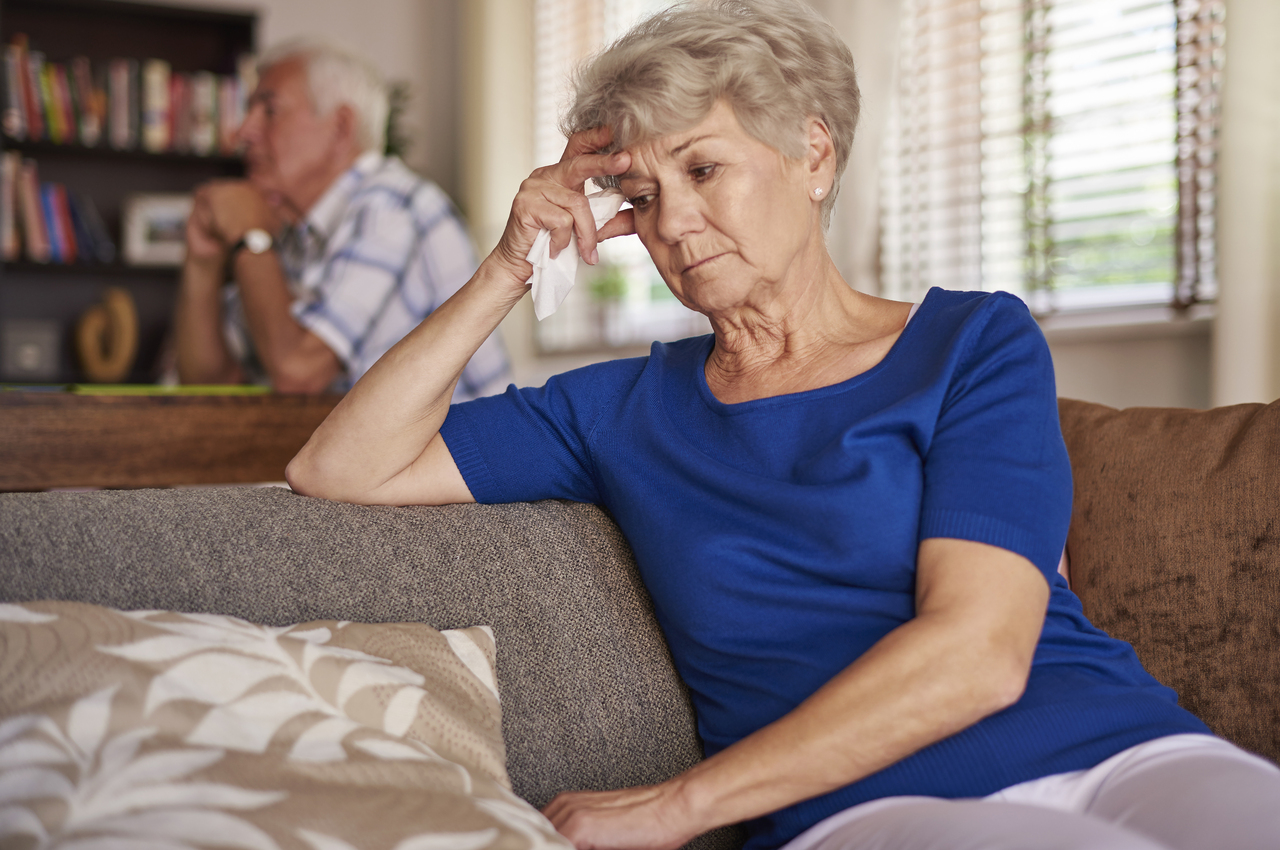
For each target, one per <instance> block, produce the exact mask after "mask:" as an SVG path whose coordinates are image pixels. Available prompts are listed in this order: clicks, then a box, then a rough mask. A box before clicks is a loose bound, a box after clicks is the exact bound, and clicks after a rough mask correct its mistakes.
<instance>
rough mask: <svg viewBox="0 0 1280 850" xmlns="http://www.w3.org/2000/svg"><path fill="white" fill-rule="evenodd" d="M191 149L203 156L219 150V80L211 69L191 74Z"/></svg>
mask: <svg viewBox="0 0 1280 850" xmlns="http://www.w3.org/2000/svg"><path fill="white" fill-rule="evenodd" d="M191 150H192V152H194V153H197V154H199V155H201V156H208V155H209V154H212V153H215V152H216V151H217V150H218V80H217V77H215V76H214V75H213V74H212V73H210V72H209V71H198V72H197V73H194V74H192V75H191Z"/></svg>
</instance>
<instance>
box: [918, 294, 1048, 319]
mask: <svg viewBox="0 0 1280 850" xmlns="http://www.w3.org/2000/svg"><path fill="white" fill-rule="evenodd" d="M917 314H920V315H930V316H939V317H943V318H947V319H950V320H952V321H958V322H963V321H967V320H968V319H970V318H971V317H977V316H981V317H985V318H988V319H989V318H990V317H991V316H993V315H998V316H1001V317H1003V318H1006V319H1008V320H1012V321H1030V322H1033V323H1034V321H1035V319H1034V317H1033V316H1032V315H1031V311H1030V310H1029V309H1028V308H1027V305H1026V302H1025V301H1023V300H1022V299H1021V298H1019V297H1018V296H1016V295H1013V294H1012V293H1009V292H1002V291H997V292H982V291H978V290H970V289H943V288H941V287H938V286H935V287H933V288H931V289H930V290H929V291H928V292H927V293H925V296H924V300H923V301H921V302H920V308H919V310H917Z"/></svg>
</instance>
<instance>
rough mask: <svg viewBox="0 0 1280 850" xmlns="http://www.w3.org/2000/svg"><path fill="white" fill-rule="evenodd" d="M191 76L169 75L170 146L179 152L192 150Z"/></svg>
mask: <svg viewBox="0 0 1280 850" xmlns="http://www.w3.org/2000/svg"><path fill="white" fill-rule="evenodd" d="M191 117H192V116H191V77H190V76H189V75H187V74H170V75H169V148H170V150H174V151H177V152H178V153H188V152H189V151H190V150H191Z"/></svg>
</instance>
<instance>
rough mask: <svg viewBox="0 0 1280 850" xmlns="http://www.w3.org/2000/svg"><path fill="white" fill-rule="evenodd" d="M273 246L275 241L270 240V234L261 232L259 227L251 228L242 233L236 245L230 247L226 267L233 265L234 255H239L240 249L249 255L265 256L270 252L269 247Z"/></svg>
mask: <svg viewBox="0 0 1280 850" xmlns="http://www.w3.org/2000/svg"><path fill="white" fill-rule="evenodd" d="M273 244H275V240H274V239H272V238H271V234H270V233H268V232H267V231H265V230H263V229H262V228H261V227H251V228H249V229H248V230H246V231H245V232H244V236H241V237H240V239H239V241H237V242H236V244H234V245H232V246H231V250H230V251H228V252H227V263H228V265H229V264H231V263H234V262H235V260H236V254H238V253H240V249H241V248H243V249H245V250H247V251H248V252H249V253H250V254H265V253H267V252H268V251H270V250H271V246H272V245H273Z"/></svg>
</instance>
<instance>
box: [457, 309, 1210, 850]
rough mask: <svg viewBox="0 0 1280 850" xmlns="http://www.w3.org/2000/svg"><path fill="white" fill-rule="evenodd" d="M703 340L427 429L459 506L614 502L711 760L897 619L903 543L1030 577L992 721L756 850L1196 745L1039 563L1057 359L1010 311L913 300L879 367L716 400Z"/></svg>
mask: <svg viewBox="0 0 1280 850" xmlns="http://www.w3.org/2000/svg"><path fill="white" fill-rule="evenodd" d="M713 344H714V340H713V338H712V337H709V336H707V337H697V338H693V339H687V340H682V341H680V342H676V343H670V344H656V343H655V344H654V346H653V348H652V351H651V353H650V355H649V356H648V357H646V358H635V359H628V360H618V361H613V362H608V363H602V364H597V365H594V366H589V367H586V368H584V369H579V370H575V371H573V372H569V373H566V374H564V375H561V376H558V377H557V378H553V379H552V380H550V381H548V382H547V384H546V385H545V386H544V387H541V388H536V389H521V390H517V389H515V388H512V389H510V390H508V392H507V393H506V394H505V395H501V396H494V397H491V398H487V399H479V400H477V401H473V402H469V403H466V404H462V405H455V406H454V407H453V408H452V409H451V411H450V413H449V416H448V418H447V420H446V421H445V424H444V427H443V428H442V430H441V433H442V435H443V437H444V439H445V442H446V444H447V445H448V447H449V449H450V451H451V452H452V454H453V457H454V460H455V461H456V462H457V464H458V467H459V469H460V470H461V472H462V474H463V477H464V479H465V480H466V482H467V485H468V486H469V487H470V488H471V492H472V494H473V495H474V496H475V498H476V499H477V501H480V502H488V503H493V502H511V501H529V500H535V499H545V498H562V499H573V500H578V501H584V502H592V503H597V504H600V505H602V506H604V507H605V508H607V509H608V510H609V512H610V513H611V514H612V515H613V517H614V518H615V519H616V521H617V522H618V525H619V526H620V527H621V529H622V531H623V533H624V534H625V536H626V538H627V540H628V542H629V543H630V544H631V547H632V549H633V550H634V552H635V556H636V562H637V564H638V566H639V569H640V572H641V575H642V577H643V579H644V582H645V585H646V587H647V588H648V589H649V592H650V594H651V595H652V597H653V601H654V608H655V611H656V614H657V617H658V621H659V623H660V625H661V627H662V629H663V631H664V633H665V636H666V638H667V641H668V643H669V645H670V647H671V652H672V657H673V659H674V661H675V664H676V667H677V669H678V671H679V672H680V675H681V676H682V678H683V679H684V681H685V683H686V684H687V685H688V686H689V689H690V692H691V695H692V699H693V703H694V706H695V709H696V711H697V715H698V728H699V732H700V734H701V735H702V739H703V743H704V746H705V749H706V752H707V754H708V755H712V754H714V753H716V752H718V751H719V750H721V749H723V748H725V747H727V746H729V745H730V744H732V743H734V742H735V741H737V740H739V739H740V738H742V737H745V736H746V735H749V734H751V733H752V732H753V731H755V730H756V729H759V728H760V727H762V726H764V725H766V724H768V723H770V722H772V721H773V720H776V719H777V718H779V717H781V716H782V715H784V714H786V713H787V712H789V711H790V710H791V709H793V708H794V707H795V706H796V705H797V704H799V703H800V702H801V701H803V700H804V699H805V698H806V697H808V696H809V695H810V694H812V693H813V692H814V691H815V690H817V689H818V688H819V687H821V686H822V685H823V684H825V683H826V682H827V681H828V680H830V679H831V678H832V677H833V676H834V675H835V674H836V673H838V672H840V671H841V670H842V669H844V668H845V667H846V666H848V665H849V664H850V663H852V662H853V661H855V660H856V659H857V658H858V657H859V656H860V655H861V654H862V653H864V652H865V651H867V649H869V648H870V647H871V646H872V645H873V644H875V643H876V642H877V641H878V640H880V639H881V638H882V637H884V636H885V635H886V634H887V633H888V632H890V631H891V630H893V629H894V628H896V627H897V626H899V625H901V624H902V623H904V622H906V621H907V620H909V619H910V618H911V617H912V616H913V615H914V610H915V569H916V565H915V561H916V551H917V548H918V546H919V543H920V541H921V540H924V539H926V538H930V537H951V538H960V539H966V540H975V541H978V542H982V543H988V544H991V545H995V546H1000V547H1002V548H1004V549H1008V550H1011V551H1013V552H1016V553H1018V554H1020V555H1023V556H1024V557H1026V558H1028V559H1029V560H1030V561H1031V562H1032V563H1034V564H1035V565H1036V566H1037V567H1038V568H1039V569H1040V570H1041V571H1042V572H1043V573H1044V575H1045V578H1046V580H1047V581H1048V582H1049V584H1050V587H1051V594H1050V602H1049V608H1048V614H1047V617H1046V622H1045V627H1044V631H1043V633H1042V636H1041V639H1040V643H1039V645H1038V647H1037V651H1036V654H1035V658H1034V661H1033V664H1032V669H1031V675H1030V679H1029V682H1028V686H1027V690H1026V692H1025V694H1024V695H1023V697H1022V698H1021V699H1020V700H1019V701H1018V702H1017V703H1016V704H1015V705H1013V706H1011V707H1010V708H1008V709H1005V710H1004V711H1001V712H999V713H997V714H994V715H992V716H990V717H987V718H986V719H984V720H982V721H981V722H979V723H977V724H975V725H973V726H971V727H969V728H968V729H965V730H963V731H961V732H959V733H957V734H956V735H953V736H951V737H949V738H946V739H944V740H942V741H939V742H937V743H935V744H933V745H931V746H929V747H926V748H925V749H923V750H921V751H920V752H917V753H915V754H914V755H912V756H910V757H908V758H906V759H903V760H902V761H900V762H897V763H896V764H894V765H891V766H889V767H888V768H885V769H884V770H882V771H880V772H878V773H876V774H873V775H871V776H868V777H866V778H864V779H862V780H860V781H858V782H855V783H853V784H851V785H849V786H846V787H844V788H841V789H838V790H836V791H834V792H831V793H829V794H826V795H823V796H821V797H817V798H814V799H811V800H807V801H804V802H801V803H798V804H796V805H794V806H791V807H789V808H787V809H783V810H782V811H780V812H776V813H774V814H772V815H768V816H766V817H763V818H760V819H758V820H757V821H756V822H753V823H752V824H750V827H751V832H752V838H751V841H750V844H749V845H748V846H749V847H753V848H763V847H776V846H779V845H781V844H783V843H785V842H786V841H787V840H789V839H790V838H792V837H794V836H795V835H798V834H799V833H800V832H802V831H803V830H804V829H806V828H808V827H809V826H811V825H813V824H814V823H817V822H818V821H819V820H822V819H823V818H825V817H827V816H829V815H831V814H834V813H836V812H838V811H840V810H842V809H844V808H847V807H848V806H851V805H855V804H857V803H861V802H865V801H867V800H872V799H877V798H880V797H885V796H895V795H904V794H923V795H931V796H939V797H950V798H956V797H974V796H985V795H987V794H990V793H993V792H995V791H998V790H1000V789H1001V788H1005V787H1007V786H1009V785H1013V784H1016V783H1018V782H1023V781H1026V780H1029V779H1034V778H1037V777H1040V776H1046V775H1049V774H1053V773H1059V772H1063V771H1068V770H1078V769H1083V768H1087V767H1091V766H1093V765H1094V764H1097V763H1098V762H1100V761H1102V760H1103V759H1105V758H1107V757H1109V756H1111V755H1114V754H1115V753H1117V752H1119V751H1120V750H1123V749H1125V748H1127V747H1130V746H1133V745H1134V744H1137V743H1141V742H1142V741H1146V740H1150V739H1152V738H1156V737H1160V736H1162V735H1169V734H1177V733H1182V732H1202V733H1203V732H1207V731H1208V730H1207V728H1206V727H1205V726H1204V725H1203V724H1202V723H1201V722H1200V721H1199V720H1197V719H1196V718H1195V717H1194V716H1193V715H1191V714H1190V713H1188V712H1186V711H1184V710H1182V709H1181V708H1179V707H1178V705H1177V698H1176V696H1175V695H1174V693H1173V692H1172V691H1170V690H1169V689H1168V688H1165V687H1164V686H1162V685H1160V684H1159V683H1158V682H1156V681H1155V679H1153V678H1152V677H1151V676H1150V675H1148V674H1147V673H1146V672H1145V671H1144V670H1143V669H1142V666H1141V665H1140V663H1139V662H1138V660H1137V657H1136V656H1135V655H1134V653H1133V650H1132V649H1131V648H1130V647H1129V645H1128V644H1126V643H1123V642H1121V641H1117V640H1114V639H1112V638H1110V637H1108V636H1107V635H1105V634H1104V633H1102V632H1101V631H1099V630H1097V629H1095V628H1094V627H1093V626H1092V625H1090V624H1089V622H1088V621H1087V620H1086V619H1085V617H1084V615H1083V613H1082V611H1081V607H1080V603H1079V600H1078V599H1077V598H1076V596H1075V595H1074V594H1073V593H1072V592H1071V591H1070V590H1069V589H1068V587H1067V585H1066V583H1065V581H1064V580H1063V579H1062V577H1061V576H1060V575H1059V574H1058V573H1057V564H1058V560H1059V557H1060V555H1061V552H1062V548H1063V545H1064V543H1065V540H1066V534H1067V526H1068V522H1069V520H1070V516H1071V469H1070V464H1069V461H1068V458H1067V453H1066V448H1065V445H1064V444H1063V440H1062V434H1061V430H1060V427H1059V423H1058V414H1057V398H1056V392H1055V388H1054V378H1053V364H1052V361H1051V360H1050V356H1049V351H1048V347H1047V345H1046V344H1045V341H1044V337H1043V335H1042V334H1041V332H1040V330H1039V327H1038V326H1037V325H1036V323H1035V321H1034V319H1033V318H1032V317H1031V316H1030V314H1029V313H1028V311H1027V309H1026V307H1025V306H1024V305H1023V303H1022V302H1021V301H1020V300H1018V299H1017V298H1015V297H1013V296H1011V295H1007V294H1003V293H993V294H988V293H972V292H950V291H945V290H940V289H934V290H932V291H930V292H929V294H928V295H927V296H926V298H925V299H924V301H923V302H922V303H921V305H920V307H919V309H918V311H917V312H916V314H915V315H914V316H913V318H912V319H911V321H910V322H909V323H908V325H907V327H906V329H905V330H904V331H903V333H902V335H901V336H900V337H899V339H898V341H897V342H896V343H895V344H894V346H893V348H892V349H891V350H890V351H889V353H888V355H886V357H885V358H884V359H883V360H882V361H881V362H880V363H879V364H877V365H876V366H875V367H873V368H872V369H870V370H868V371H867V372H864V373H863V374H861V375H858V376H856V377H854V378H851V379H849V380H847V381H844V382H842V383H839V384H835V385H832V386H828V387H823V388H820V389H815V390H810V391H806V392H801V393H795V394H790V395H783V396H776V397H772V398H763V399H757V400H754V401H748V402H743V403H740V404H724V403H722V402H720V401H718V400H717V399H716V398H715V397H714V395H713V394H712V393H711V391H710V389H709V388H708V386H707V382H706V375H705V371H704V367H705V364H706V360H707V357H708V356H709V355H710V353H711V350H712V346H713Z"/></svg>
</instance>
